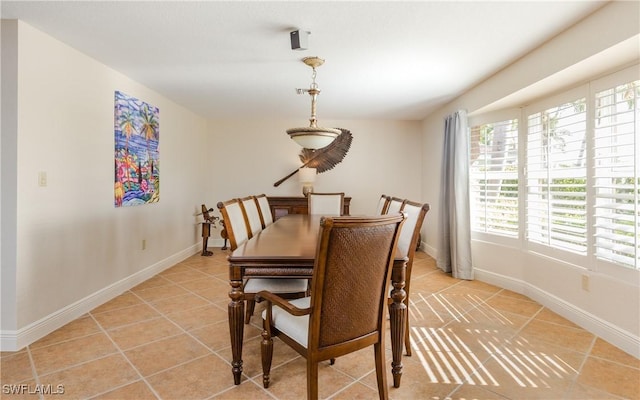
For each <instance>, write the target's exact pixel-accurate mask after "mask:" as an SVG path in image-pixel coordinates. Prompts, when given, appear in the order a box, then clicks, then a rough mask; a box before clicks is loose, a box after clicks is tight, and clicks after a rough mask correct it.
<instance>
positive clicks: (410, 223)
mask: <svg viewBox="0 0 640 400" xmlns="http://www.w3.org/2000/svg"><path fill="white" fill-rule="evenodd" d="M401 211H402V212H404V213H406V214H407V220H406V221H405V223H404V225H403V226H402V231H401V232H400V237H399V238H398V254H396V256H402V257H407V258H408V259H409V262H412V261H413V255H414V254H415V252H416V248H417V247H418V246H417V245H418V238H419V237H420V229H422V223H423V222H424V217H425V216H426V215H427V212H428V211H429V204H427V203H424V204H422V203H417V202H415V201H410V200H405V201H404V202H403V203H402V210H401Z"/></svg>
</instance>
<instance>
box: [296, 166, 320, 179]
mask: <svg viewBox="0 0 640 400" xmlns="http://www.w3.org/2000/svg"><path fill="white" fill-rule="evenodd" d="M317 172H318V171H317V170H316V169H315V168H300V169H299V170H298V178H299V179H300V182H302V183H313V182H315V180H316V174H317Z"/></svg>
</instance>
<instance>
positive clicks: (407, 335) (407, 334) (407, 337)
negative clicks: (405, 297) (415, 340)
mask: <svg viewBox="0 0 640 400" xmlns="http://www.w3.org/2000/svg"><path fill="white" fill-rule="evenodd" d="M405 322H406V323H405V326H404V349H405V350H406V352H407V356H409V357H411V324H409V304H407V318H405Z"/></svg>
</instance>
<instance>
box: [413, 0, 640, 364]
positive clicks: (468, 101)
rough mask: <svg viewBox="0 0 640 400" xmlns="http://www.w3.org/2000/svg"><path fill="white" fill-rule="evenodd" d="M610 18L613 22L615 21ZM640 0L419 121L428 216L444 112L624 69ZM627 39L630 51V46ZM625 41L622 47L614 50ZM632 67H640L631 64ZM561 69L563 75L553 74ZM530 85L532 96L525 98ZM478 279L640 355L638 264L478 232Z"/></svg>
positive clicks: (634, 53)
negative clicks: (565, 255) (481, 236)
mask: <svg viewBox="0 0 640 400" xmlns="http://www.w3.org/2000/svg"><path fill="white" fill-rule="evenodd" d="M612 21H615V23H612ZM639 35H640V3H638V2H614V3H611V4H608V5H606V6H605V7H603V8H602V9H600V10H599V11H597V12H596V13H595V14H593V15H591V16H590V17H588V18H586V19H585V20H583V21H582V22H581V23H579V24H578V25H576V26H574V27H572V28H571V29H569V30H567V31H565V32H564V33H562V34H561V35H559V36H558V37H557V38H555V39H553V40H551V41H549V42H547V43H545V44H544V45H543V46H542V47H540V48H539V49H537V50H535V51H532V52H531V53H529V54H527V55H526V56H525V57H523V58H522V59H520V60H518V61H517V62H515V63H514V64H512V65H510V66H509V67H507V68H505V69H504V70H503V71H501V72H499V73H497V74H496V75H494V76H492V77H491V78H489V79H487V80H486V81H485V82H482V83H481V84H479V85H478V86H476V87H475V88H473V89H472V90H470V91H468V92H467V93H465V94H464V95H462V96H460V97H459V98H457V99H455V100H454V101H452V102H451V103H450V104H448V105H446V106H445V107H442V108H441V109H440V110H439V111H437V112H435V113H433V114H431V115H430V116H429V117H428V118H426V119H425V120H424V121H423V125H422V130H423V153H424V154H425V155H426V157H425V159H424V162H423V182H424V184H423V194H422V196H423V198H430V199H435V201H432V204H431V205H432V209H431V211H430V212H431V213H433V214H432V218H433V219H434V221H435V220H437V213H438V209H439V198H438V193H439V188H438V185H430V184H427V177H428V176H429V175H434V174H435V175H437V176H439V174H440V168H441V167H440V163H441V161H442V157H441V156H440V153H439V152H437V151H433V149H441V148H442V145H443V143H442V132H443V130H444V122H443V121H444V117H445V116H446V115H448V114H450V113H452V112H454V111H456V110H458V109H466V110H467V111H468V112H469V113H474V112H476V111H477V110H479V109H488V108H491V107H490V106H491V105H492V104H493V103H495V102H497V101H499V100H501V99H502V98H505V97H509V96H510V95H512V94H517V95H518V101H519V102H514V101H515V100H514V101H512V102H510V103H509V102H502V106H503V107H507V106H509V107H520V106H524V105H526V104H527V102H528V101H531V100H533V98H534V97H536V96H540V95H541V94H543V93H544V91H542V89H543V87H542V86H543V85H544V87H545V88H546V87H547V86H548V85H549V81H553V82H554V86H553V87H551V88H550V89H547V92H546V93H547V94H550V93H551V92H549V90H551V91H558V90H560V89H564V88H566V87H572V86H577V85H578V84H581V83H584V82H585V80H584V79H589V78H594V77H595V76H598V75H600V74H602V73H604V72H605V71H609V72H612V71H615V70H621V69H623V68H624V67H627V66H628V65H629V63H630V62H635V63H637V62H638V49H640V40H639V37H640V36H639ZM629 44H631V51H629V48H630V47H629ZM620 49H622V52H621V51H619V50H620ZM636 68H638V67H637V66H636ZM558 77H561V78H562V79H558ZM527 93H529V94H530V96H529V97H528V98H527V97H526V95H527ZM424 231H425V233H426V235H424V236H425V238H426V244H425V245H426V249H427V251H428V252H430V253H431V254H432V255H434V256H437V254H436V253H437V250H436V249H437V248H438V236H437V231H438V229H437V223H433V224H430V225H427V226H425V228H424ZM472 253H473V263H474V267H475V275H476V278H477V279H480V280H483V281H486V282H489V283H494V284H497V285H499V286H501V287H505V288H507V289H511V290H514V291H516V292H519V293H523V294H525V295H527V296H529V297H531V298H533V299H535V300H538V301H540V302H541V303H542V304H544V305H546V306H547V307H549V308H551V309H552V310H554V311H556V312H558V313H560V314H561V315H563V316H565V317H567V318H568V319H570V320H572V321H574V322H576V323H578V324H579V325H581V326H583V327H585V328H587V329H589V330H590V331H592V332H594V333H596V334H598V335H600V336H601V337H603V338H605V339H606V340H608V341H609V342H611V343H613V344H615V345H617V346H618V347H620V348H622V349H624V350H626V351H627V352H629V353H631V354H633V355H635V356H636V357H640V272H639V271H637V270H636V271H629V270H628V269H625V268H619V269H618V270H617V271H613V273H606V274H605V273H602V272H599V271H593V270H588V269H587V267H586V266H582V265H571V264H567V263H563V262H559V261H554V260H553V259H550V258H547V257H543V256H541V255H537V254H535V253H533V252H528V251H526V247H525V244H524V242H522V243H521V246H518V247H515V248H514V247H508V246H503V245H500V244H498V243H492V242H487V241H481V240H474V241H473V242H472ZM585 274H586V275H588V276H589V278H590V286H591V289H590V291H584V290H583V289H582V287H581V281H582V275H585Z"/></svg>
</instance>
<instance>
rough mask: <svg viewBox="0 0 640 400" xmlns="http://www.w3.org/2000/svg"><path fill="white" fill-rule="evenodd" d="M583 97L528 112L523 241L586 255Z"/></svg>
mask: <svg viewBox="0 0 640 400" xmlns="http://www.w3.org/2000/svg"><path fill="white" fill-rule="evenodd" d="M585 104H586V100H585V98H581V99H577V100H575V101H573V102H569V103H564V104H560V105H558V106H554V107H551V108H548V109H546V110H544V111H540V112H536V113H533V114H530V115H528V117H527V122H528V127H527V128H528V132H527V168H526V179H527V180H526V183H527V186H526V188H527V207H526V215H527V217H526V218H527V229H526V235H527V239H528V240H529V241H531V242H535V243H540V244H543V245H546V246H550V247H553V248H557V249H561V250H566V251H571V252H574V253H577V254H586V251H587V223H586V222H587V217H586V178H587V168H586V144H587V141H586V106H585Z"/></svg>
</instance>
